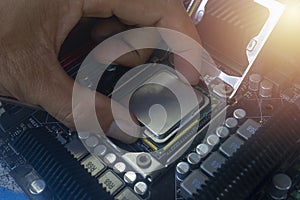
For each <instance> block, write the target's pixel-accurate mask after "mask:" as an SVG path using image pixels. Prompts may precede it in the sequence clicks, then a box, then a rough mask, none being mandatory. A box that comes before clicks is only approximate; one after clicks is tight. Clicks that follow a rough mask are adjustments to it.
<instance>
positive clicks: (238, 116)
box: [233, 108, 247, 121]
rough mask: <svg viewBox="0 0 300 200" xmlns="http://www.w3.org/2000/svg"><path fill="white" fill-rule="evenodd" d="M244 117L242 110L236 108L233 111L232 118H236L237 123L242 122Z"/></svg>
mask: <svg viewBox="0 0 300 200" xmlns="http://www.w3.org/2000/svg"><path fill="white" fill-rule="evenodd" d="M246 115H247V113H246V111H245V110H244V109H242V108H238V109H236V110H234V111H233V117H234V118H236V119H237V120H238V121H242V120H243V119H245V117H246Z"/></svg>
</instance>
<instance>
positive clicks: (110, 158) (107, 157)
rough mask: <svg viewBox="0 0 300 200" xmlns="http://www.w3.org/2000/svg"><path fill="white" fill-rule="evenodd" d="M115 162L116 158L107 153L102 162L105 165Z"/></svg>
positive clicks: (114, 155) (112, 154)
mask: <svg viewBox="0 0 300 200" xmlns="http://www.w3.org/2000/svg"><path fill="white" fill-rule="evenodd" d="M116 160H117V156H116V154H114V153H109V154H107V155H106V156H105V157H104V161H105V162H106V163H107V164H113V163H114V162H116Z"/></svg>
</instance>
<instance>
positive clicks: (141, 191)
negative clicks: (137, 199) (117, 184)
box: [133, 182, 148, 198]
mask: <svg viewBox="0 0 300 200" xmlns="http://www.w3.org/2000/svg"><path fill="white" fill-rule="evenodd" d="M133 190H134V192H135V193H136V194H138V195H140V196H141V197H142V198H145V197H147V196H148V195H147V194H148V185H147V184H146V183H145V182H137V183H136V184H135V185H134V187H133Z"/></svg>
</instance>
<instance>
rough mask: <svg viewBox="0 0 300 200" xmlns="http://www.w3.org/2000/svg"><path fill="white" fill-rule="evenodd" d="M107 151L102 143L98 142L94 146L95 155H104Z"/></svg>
mask: <svg viewBox="0 0 300 200" xmlns="http://www.w3.org/2000/svg"><path fill="white" fill-rule="evenodd" d="M106 151H107V147H106V146H105V145H103V144H100V145H98V146H96V147H95V148H94V153H95V154H96V155H97V156H104V155H105V153H106Z"/></svg>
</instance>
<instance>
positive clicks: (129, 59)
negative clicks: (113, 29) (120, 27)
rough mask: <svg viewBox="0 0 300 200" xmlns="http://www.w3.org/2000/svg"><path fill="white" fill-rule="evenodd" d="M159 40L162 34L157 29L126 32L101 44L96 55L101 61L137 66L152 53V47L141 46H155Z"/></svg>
mask: <svg viewBox="0 0 300 200" xmlns="http://www.w3.org/2000/svg"><path fill="white" fill-rule="evenodd" d="M145 38H147V39H145ZM159 40H160V36H159V34H158V32H156V31H143V30H140V31H130V32H125V33H122V34H121V35H118V36H116V37H114V38H110V39H109V40H108V41H106V42H105V43H102V44H100V46H98V47H97V48H96V50H95V56H96V59H97V61H99V62H101V63H105V64H110V63H114V64H119V65H123V66H127V67H135V66H138V65H141V64H144V63H145V62H146V61H147V60H148V59H149V57H150V55H151V54H152V49H149V48H145V49H141V48H139V47H140V46H142V47H149V46H155V45H153V44H156V43H158V41H159ZM124 52H126V54H124ZM108 54H109V56H108ZM110 58H111V59H110Z"/></svg>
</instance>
